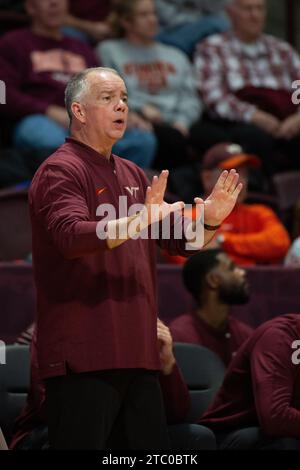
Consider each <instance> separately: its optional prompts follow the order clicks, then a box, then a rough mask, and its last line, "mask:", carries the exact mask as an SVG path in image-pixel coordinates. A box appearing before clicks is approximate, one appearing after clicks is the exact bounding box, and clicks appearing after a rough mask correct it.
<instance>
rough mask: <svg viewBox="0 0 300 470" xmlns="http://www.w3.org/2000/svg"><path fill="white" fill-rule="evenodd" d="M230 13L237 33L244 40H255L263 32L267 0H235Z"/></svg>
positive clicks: (229, 7) (230, 7)
mask: <svg viewBox="0 0 300 470" xmlns="http://www.w3.org/2000/svg"><path fill="white" fill-rule="evenodd" d="M228 13H229V16H230V19H231V22H232V26H233V29H234V31H235V32H236V34H237V35H238V36H239V37H240V38H241V39H242V40H244V41H246V42H251V41H255V40H257V39H258V38H259V36H260V35H261V34H262V32H263V30H264V26H265V20H266V3H265V0H233V2H232V3H231V4H230V5H229V6H228Z"/></svg>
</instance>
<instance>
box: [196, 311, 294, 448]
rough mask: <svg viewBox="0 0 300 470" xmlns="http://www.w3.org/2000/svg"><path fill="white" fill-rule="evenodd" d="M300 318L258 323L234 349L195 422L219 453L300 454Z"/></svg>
mask: <svg viewBox="0 0 300 470" xmlns="http://www.w3.org/2000/svg"><path fill="white" fill-rule="evenodd" d="M299 357H300V315H299V314H288V315H283V316H279V317H276V318H273V319H272V320H269V321H268V322H266V323H263V324H262V325H261V326H260V327H259V328H257V330H256V331H255V332H254V333H253V334H252V335H251V337H250V338H249V339H248V340H247V341H246V343H245V344H244V345H243V346H242V347H241V348H240V349H239V351H238V353H237V355H236V356H235V358H234V359H233V360H232V362H231V365H230V368H229V370H228V371H227V374H226V376H225V379H224V382H223V385H222V387H221V389H220V390H219V392H218V394H217V396H216V397H215V400H214V402H213V403H212V405H211V406H210V408H209V409H208V411H207V412H206V413H205V414H204V415H203V416H202V417H201V419H200V421H199V422H200V423H201V424H203V425H204V426H208V427H210V428H211V429H212V430H213V431H215V433H216V434H217V436H218V440H219V443H220V447H221V448H222V449H250V448H251V449H254V448H256V449H257V448H263V449H286V450H288V449H297V450H300V358H299Z"/></svg>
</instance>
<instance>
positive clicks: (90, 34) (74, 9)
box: [63, 0, 111, 41]
mask: <svg viewBox="0 0 300 470" xmlns="http://www.w3.org/2000/svg"><path fill="white" fill-rule="evenodd" d="M110 4H111V0H84V1H82V0H69V14H68V15H67V17H66V19H65V27H64V30H63V31H64V34H66V35H68V36H72V37H76V38H78V39H82V40H84V41H89V40H92V41H101V40H102V39H105V38H107V37H109V36H110V34H111V30H110V26H109V24H108V23H107V22H106V18H107V15H108V14H109V12H110Z"/></svg>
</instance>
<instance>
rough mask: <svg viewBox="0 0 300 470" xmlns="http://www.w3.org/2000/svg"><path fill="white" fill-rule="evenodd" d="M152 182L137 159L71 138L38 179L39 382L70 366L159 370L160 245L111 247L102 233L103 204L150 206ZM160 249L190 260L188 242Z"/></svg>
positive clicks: (34, 191)
mask: <svg viewBox="0 0 300 470" xmlns="http://www.w3.org/2000/svg"><path fill="white" fill-rule="evenodd" d="M147 185H148V181H147V179H146V177H145V175H144V173H143V171H142V170H141V169H140V168H138V167H137V166H136V165H135V164H133V163H132V162H129V161H127V160H124V159H122V158H119V157H116V156H111V158H110V160H107V159H106V158H105V157H103V156H102V155H100V154H99V153H98V152H96V151H95V150H93V149H92V148H91V147H88V146H87V145H85V144H82V143H80V142H78V141H76V140H74V139H67V142H66V143H65V144H64V145H62V146H61V147H60V148H59V149H58V150H57V151H56V152H55V153H54V154H53V155H52V156H50V157H49V158H48V159H47V160H46V161H45V162H44V163H43V164H42V165H41V166H40V168H39V169H38V171H37V173H36V174H35V176H34V179H33V181H32V184H31V188H30V192H29V203H30V212H31V219H32V232H33V267H34V275H35V282H36V287H37V309H38V339H37V341H38V362H39V366H40V372H41V377H42V378H46V377H51V376H59V375H64V374H66V368H67V365H68V367H70V368H71V369H72V370H73V371H74V372H87V371H97V370H104V369H117V368H145V369H149V370H158V369H159V368H160V362H159V357H158V352H157V344H156V343H157V334H156V319H157V292H156V291H157V289H156V264H155V258H156V247H155V241H154V240H152V239H137V240H133V239H131V240H128V241H126V242H125V243H124V244H123V245H121V246H119V247H118V248H115V249H113V250H109V249H108V248H107V243H106V241H105V240H99V238H98V237H97V235H96V228H97V222H98V221H99V220H100V217H98V216H97V217H96V210H97V207H98V205H99V204H101V203H110V204H112V205H113V206H114V207H115V208H116V209H118V205H119V196H127V203H128V207H130V206H131V205H132V204H136V203H140V204H141V203H142V204H143V203H144V201H145V195H146V187H147ZM132 188H133V189H132ZM116 217H117V218H118V217H119V214H118V211H117V214H116ZM178 223H180V225H181V224H182V218H181V216H180V220H179V222H178ZM171 233H172V230H171ZM158 242H159V244H160V246H161V247H163V248H164V249H169V250H170V251H171V252H172V253H180V254H182V255H188V254H190V252H188V251H185V244H186V240H185V239H180V240H179V239H177V240H176V239H172V238H171V239H169V240H163V239H161V240H158ZM193 253H194V251H193Z"/></svg>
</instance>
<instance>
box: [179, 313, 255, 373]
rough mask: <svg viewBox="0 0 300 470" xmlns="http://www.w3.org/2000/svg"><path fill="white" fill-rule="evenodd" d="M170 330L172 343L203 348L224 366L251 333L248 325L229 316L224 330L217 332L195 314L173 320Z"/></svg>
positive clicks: (251, 330)
mask: <svg viewBox="0 0 300 470" xmlns="http://www.w3.org/2000/svg"><path fill="white" fill-rule="evenodd" d="M170 330H171V333H172V337H173V340H174V341H179V342H182V343H193V344H199V345H201V346H205V347H206V348H208V349H210V350H211V351H213V352H214V353H216V354H217V355H218V356H219V357H220V358H221V359H222V361H223V362H224V364H225V365H226V366H228V365H229V363H230V361H231V360H232V358H233V357H234V356H235V354H236V352H237V350H238V349H239V347H240V346H241V345H242V344H243V343H244V342H245V341H246V339H247V338H249V336H250V335H251V333H252V332H253V329H252V328H251V327H250V326H249V325H246V324H245V323H243V322H241V321H239V320H237V319H236V318H234V317H232V316H231V315H229V317H228V322H227V325H226V328H224V329H223V330H218V329H217V328H213V327H212V326H210V325H209V324H208V323H206V321H204V320H202V318H199V317H198V316H197V315H196V312H192V313H186V314H185V315H181V316H180V317H178V318H175V320H173V321H172V323H171V324H170Z"/></svg>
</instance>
